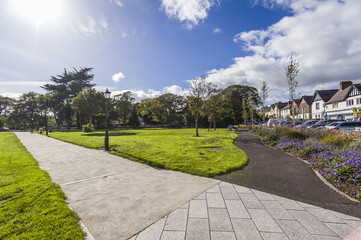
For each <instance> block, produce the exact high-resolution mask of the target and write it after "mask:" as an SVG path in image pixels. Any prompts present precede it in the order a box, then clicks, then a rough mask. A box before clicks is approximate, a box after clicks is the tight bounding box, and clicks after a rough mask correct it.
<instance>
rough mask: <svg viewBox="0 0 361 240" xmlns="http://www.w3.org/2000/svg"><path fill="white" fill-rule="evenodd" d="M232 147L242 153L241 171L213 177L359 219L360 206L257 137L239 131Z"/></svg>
mask: <svg viewBox="0 0 361 240" xmlns="http://www.w3.org/2000/svg"><path fill="white" fill-rule="evenodd" d="M237 134H238V138H237V139H236V141H235V142H234V144H235V145H236V146H237V147H239V148H240V149H242V150H244V151H245V152H246V154H247V155H248V157H249V164H248V166H246V167H245V168H244V169H242V170H239V171H235V172H232V173H229V174H225V175H222V176H217V177H215V178H216V179H218V180H222V181H226V182H230V183H234V184H238V185H242V186H245V187H249V188H253V189H257V190H261V191H264V192H268V193H272V194H276V195H279V196H282V197H286V198H290V199H293V200H296V201H301V202H306V203H309V204H312V205H316V206H320V207H323V208H327V209H330V210H334V211H337V212H342V213H344V214H348V215H352V216H355V217H358V218H361V204H357V203H355V202H352V201H350V200H349V199H347V198H345V197H343V196H342V195H340V194H339V193H337V192H335V191H334V190H332V189H331V188H329V187H328V186H327V185H326V184H324V183H323V182H322V181H321V180H320V179H319V178H318V177H317V175H316V174H315V173H314V171H313V170H312V169H311V168H309V167H308V166H307V164H306V163H304V162H302V161H300V160H299V159H297V158H295V157H292V156H290V155H289V154H286V153H284V152H281V151H278V150H275V149H273V148H270V147H268V146H265V145H264V144H263V143H262V142H261V140H260V138H259V137H258V136H255V135H253V134H250V133H248V132H246V131H238V132H237Z"/></svg>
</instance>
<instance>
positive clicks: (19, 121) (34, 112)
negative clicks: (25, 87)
mask: <svg viewBox="0 0 361 240" xmlns="http://www.w3.org/2000/svg"><path fill="white" fill-rule="evenodd" d="M38 97H39V94H37V93H35V92H29V93H24V94H22V95H21V96H20V98H19V100H18V101H16V103H15V105H14V109H13V111H12V112H11V113H10V114H9V118H10V121H11V122H12V123H13V124H14V127H15V128H17V127H19V126H25V127H30V128H31V129H33V128H34V127H35V125H37V123H38V121H39V116H40V114H39V105H38Z"/></svg>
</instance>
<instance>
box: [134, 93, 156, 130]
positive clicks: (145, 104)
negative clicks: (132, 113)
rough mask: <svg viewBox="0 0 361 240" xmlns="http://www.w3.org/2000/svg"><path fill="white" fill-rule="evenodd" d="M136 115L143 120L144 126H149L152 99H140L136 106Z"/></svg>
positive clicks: (151, 116) (151, 115)
mask: <svg viewBox="0 0 361 240" xmlns="http://www.w3.org/2000/svg"><path fill="white" fill-rule="evenodd" d="M137 107H138V114H139V116H141V117H142V118H143V121H144V123H145V124H151V123H152V119H153V114H152V108H151V107H152V99H151V98H146V99H142V100H141V101H140V103H138V104H137Z"/></svg>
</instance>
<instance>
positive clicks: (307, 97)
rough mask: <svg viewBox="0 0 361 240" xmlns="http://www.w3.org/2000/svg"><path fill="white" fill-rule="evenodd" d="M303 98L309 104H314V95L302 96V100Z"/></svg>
mask: <svg viewBox="0 0 361 240" xmlns="http://www.w3.org/2000/svg"><path fill="white" fill-rule="evenodd" d="M302 99H305V102H306V103H307V105H311V104H312V99H313V96H306V95H305V96H302V98H301V101H302Z"/></svg>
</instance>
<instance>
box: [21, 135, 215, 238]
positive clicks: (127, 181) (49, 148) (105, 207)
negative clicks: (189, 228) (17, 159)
mask: <svg viewBox="0 0 361 240" xmlns="http://www.w3.org/2000/svg"><path fill="white" fill-rule="evenodd" d="M15 134H16V135H17V137H18V138H19V139H20V141H21V142H22V143H23V145H24V146H25V147H26V148H27V149H28V151H29V152H30V153H31V154H32V155H33V156H34V158H35V159H36V160H37V161H38V162H39V166H40V167H41V168H42V169H44V170H45V171H47V172H48V173H49V175H50V177H51V178H52V180H53V182H55V183H57V184H59V185H60V186H61V188H62V190H63V191H64V193H65V195H66V196H67V202H68V203H69V205H70V206H71V207H72V208H73V209H74V210H75V211H76V212H77V214H78V215H79V216H80V218H81V221H82V222H83V223H84V225H85V226H86V227H87V228H88V230H89V232H90V234H91V235H92V236H93V237H94V238H95V239H107V240H108V239H109V240H111V239H128V238H130V237H132V236H133V235H134V234H136V233H138V232H139V231H141V230H143V229H145V228H146V227H148V226H149V225H150V224H153V223H154V222H156V221H158V220H159V219H161V218H162V217H164V216H165V215H167V214H169V213H170V212H172V211H173V210H174V209H176V208H178V207H180V206H182V205H183V204H185V203H186V202H188V201H189V200H191V199H193V198H194V197H197V196H198V195H199V194H201V193H203V192H204V191H206V190H208V189H209V188H211V187H212V186H214V185H215V184H217V183H218V182H219V181H218V180H214V179H209V178H202V177H197V176H192V175H189V174H184V173H181V172H175V171H168V170H163V169H156V168H152V167H150V166H147V165H144V164H140V163H137V162H134V161H129V160H127V159H124V158H121V157H119V156H115V155H111V154H109V153H107V152H105V151H102V150H94V149H87V148H84V147H80V146H77V145H74V144H69V143H65V142H62V141H59V140H56V139H53V138H49V137H46V136H42V135H39V134H30V133H25V132H16V133H15ZM217 187H218V186H217ZM206 217H207V216H206ZM180 218H181V217H180ZM171 219H173V218H171ZM179 221H181V220H179ZM171 222H172V226H174V227H178V226H179V227H181V226H182V227H183V224H184V223H180V222H179V223H178V222H177V223H176V220H174V221H173V220H171ZM164 224H165V220H164ZM162 231H163V228H162ZM145 235H147V234H145ZM139 239H143V238H139Z"/></svg>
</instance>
